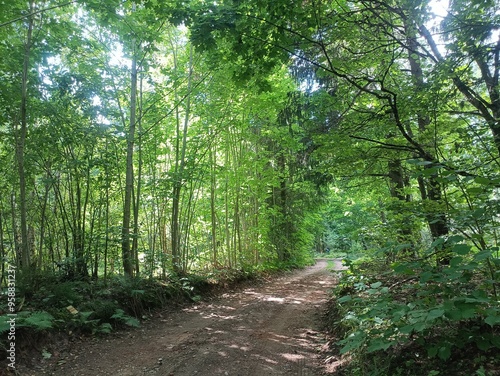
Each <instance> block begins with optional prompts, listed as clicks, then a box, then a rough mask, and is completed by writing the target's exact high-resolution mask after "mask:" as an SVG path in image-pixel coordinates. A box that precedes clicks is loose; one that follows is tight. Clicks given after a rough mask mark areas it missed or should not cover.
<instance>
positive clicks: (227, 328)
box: [23, 259, 342, 376]
mask: <svg viewBox="0 0 500 376" xmlns="http://www.w3.org/2000/svg"><path fill="white" fill-rule="evenodd" d="M332 261H333V265H332V262H330V264H329V262H328V261H327V260H324V259H320V260H318V261H317V263H316V264H315V265H314V266H310V267H308V268H305V269H303V270H298V271H294V272H291V273H286V274H284V275H282V276H279V277H276V278H273V279H272V280H271V281H269V282H267V283H263V284H258V285H257V286H254V287H247V288H245V289H242V290H240V291H237V292H230V293H225V294H222V295H221V296H219V297H217V298H215V299H212V300H211V301H208V302H200V303H198V304H193V305H191V306H188V307H186V308H184V309H182V310H177V311H174V312H169V313H165V314H163V317H159V318H157V319H154V320H151V322H148V323H146V324H145V325H144V326H143V327H141V328H139V329H137V330H132V331H130V332H126V333H121V334H118V335H116V336H114V337H113V338H107V339H100V340H93V341H84V342H83V343H80V344H78V345H77V346H75V347H74V348H73V349H72V350H71V352H70V353H69V354H67V355H66V357H65V358H64V359H63V361H61V359H60V358H59V361H58V362H57V363H58V365H56V364H54V362H51V363H52V366H49V364H46V365H44V366H43V365H42V366H41V367H40V368H39V369H37V370H36V371H35V370H34V371H31V372H33V373H31V374H32V375H61V376H62V375H65V376H67V375H72V376H84V375H89V376H98V375H103V376H104V375H109V376H132V375H133V376H139V375H162V376H163V375H165V376H170V375H173V376H192V375H200V376H212V375H240V376H244V375H248V376H267V375H269V376H273V375H300V376H312V375H320V374H322V372H323V370H322V367H321V365H320V363H321V362H320V359H319V354H318V350H319V348H321V346H322V345H323V344H324V343H325V341H326V339H325V337H324V335H323V334H322V333H321V332H320V328H321V314H322V313H323V312H324V308H325V303H326V302H327V299H328V291H329V289H330V288H331V287H332V286H333V285H334V282H335V276H334V274H333V273H332V272H331V269H334V270H340V269H341V268H342V265H341V262H340V260H332ZM332 266H333V268H332ZM54 360H55V359H54ZM23 374H24V373H23Z"/></svg>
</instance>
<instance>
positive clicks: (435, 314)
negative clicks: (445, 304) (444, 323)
mask: <svg viewBox="0 0 500 376" xmlns="http://www.w3.org/2000/svg"><path fill="white" fill-rule="evenodd" d="M443 316H444V309H441V308H436V309H433V310H431V311H429V314H428V315H427V318H426V320H429V321H431V320H435V319H437V318H439V317H443Z"/></svg>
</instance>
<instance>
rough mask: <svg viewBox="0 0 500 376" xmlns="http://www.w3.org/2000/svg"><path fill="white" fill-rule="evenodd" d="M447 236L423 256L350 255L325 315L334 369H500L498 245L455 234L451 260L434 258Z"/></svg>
mask: <svg viewBox="0 0 500 376" xmlns="http://www.w3.org/2000/svg"><path fill="white" fill-rule="evenodd" d="M443 242H444V241H442V240H439V241H438V242H435V243H434V244H433V245H432V247H431V248H430V249H429V250H427V251H426V252H425V253H424V255H423V257H421V258H419V259H413V260H407V261H397V262H394V261H393V262H390V261H388V258H387V257H385V258H384V257H380V254H378V255H377V257H374V258H373V259H366V258H365V259H363V260H360V261H357V262H352V261H347V265H348V267H349V269H348V270H347V271H346V272H344V273H343V275H342V277H341V278H340V281H339V284H338V285H337V287H336V288H335V291H334V295H333V296H334V298H332V301H331V302H330V308H329V314H328V321H329V323H328V324H329V328H330V330H331V331H332V332H333V333H334V334H335V336H336V337H337V338H341V340H340V341H337V342H336V344H335V345H334V346H333V351H334V352H335V353H337V354H338V355H339V356H340V357H342V358H343V359H344V363H345V365H344V367H343V369H342V370H340V371H338V372H337V375H349V376H358V375H359V376H361V375H363V376H364V375H370V376H372V375H373V376H375V375H380V376H393V375H415V376H419V375H426V376H437V375H456V376H459V375H464V376H465V375H466V376H471V375H480V376H481V375H500V358H499V357H498V354H499V352H500V301H499V297H498V295H497V294H498V282H499V279H500V278H499V277H500V259H499V258H498V257H497V256H498V255H497V250H496V249H489V250H485V251H478V250H473V249H472V248H471V247H470V246H468V245H466V244H464V243H463V238H461V237H459V236H456V237H450V238H448V239H447V240H446V244H445V245H446V247H447V249H450V250H451V255H450V256H451V257H450V260H449V265H437V264H436V262H434V261H432V257H429V256H430V255H433V254H434V253H435V250H436V249H437V248H439V247H440V246H443V244H444V243H443ZM382 252H386V253H387V252H388V250H387V249H384V250H382ZM390 259H392V258H389V260H390Z"/></svg>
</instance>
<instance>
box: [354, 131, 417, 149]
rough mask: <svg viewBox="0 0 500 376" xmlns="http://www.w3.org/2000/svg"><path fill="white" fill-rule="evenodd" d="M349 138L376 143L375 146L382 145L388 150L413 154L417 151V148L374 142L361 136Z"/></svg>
mask: <svg viewBox="0 0 500 376" xmlns="http://www.w3.org/2000/svg"><path fill="white" fill-rule="evenodd" d="M349 137H350V138H354V139H356V140H363V141H368V142H373V143H375V144H379V145H382V146H383V147H385V148H387V149H394V150H405V151H411V152H415V151H416V149H415V148H413V147H410V146H405V145H396V144H390V143H387V142H382V141H377V140H372V139H370V138H366V137H361V136H353V135H349Z"/></svg>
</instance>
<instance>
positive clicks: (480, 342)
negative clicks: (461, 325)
mask: <svg viewBox="0 0 500 376" xmlns="http://www.w3.org/2000/svg"><path fill="white" fill-rule="evenodd" d="M475 342H476V345H477V347H478V348H479V350H482V351H487V350H489V349H490V348H491V342H490V341H489V340H488V339H486V338H483V337H479V338H476V339H475Z"/></svg>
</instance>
